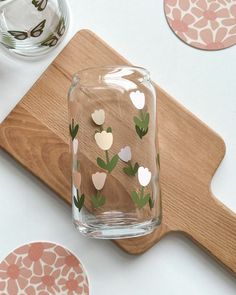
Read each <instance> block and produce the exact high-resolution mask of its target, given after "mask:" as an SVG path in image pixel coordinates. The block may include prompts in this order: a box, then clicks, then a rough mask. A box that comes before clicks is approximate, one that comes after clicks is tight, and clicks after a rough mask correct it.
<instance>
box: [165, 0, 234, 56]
mask: <svg viewBox="0 0 236 295" xmlns="http://www.w3.org/2000/svg"><path fill="white" fill-rule="evenodd" d="M164 8H165V14H166V19H167V21H168V23H169V25H170V27H171V29H172V30H173V31H174V32H175V34H176V35H177V36H178V37H179V38H180V39H181V40H182V41H184V42H185V43H187V44H189V45H191V46H193V47H196V48H200V49H205V50H219V49H224V48H227V47H230V46H233V45H235V44H236V0H164Z"/></svg>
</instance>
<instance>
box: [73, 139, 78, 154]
mask: <svg viewBox="0 0 236 295" xmlns="http://www.w3.org/2000/svg"><path fill="white" fill-rule="evenodd" d="M78 146H79V141H78V139H77V138H75V139H74V140H73V153H74V154H75V155H76V154H77V152H78Z"/></svg>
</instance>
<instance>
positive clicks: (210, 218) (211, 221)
mask: <svg viewBox="0 0 236 295" xmlns="http://www.w3.org/2000/svg"><path fill="white" fill-rule="evenodd" d="M199 201H201V198H199ZM205 204H206V202H204V204H199V209H200V210H201V219H199V220H198V226H197V227H196V228H194V229H193V232H192V233H190V236H191V238H193V239H194V240H195V241H196V242H197V243H199V244H200V245H202V246H203V247H204V248H205V249H206V250H207V251H208V252H210V253H211V254H212V255H214V256H215V258H216V259H217V260H218V261H219V262H221V263H223V264H225V266H228V268H229V269H230V270H231V271H232V272H233V273H234V274H236V214H235V213H234V212H233V211H231V210H230V209H229V208H227V207H226V206H225V205H224V204H222V203H221V202H220V201H219V200H217V199H216V197H215V196H214V195H213V194H212V193H211V192H209V198H208V206H207V207H206V206H205V207H202V205H205Z"/></svg>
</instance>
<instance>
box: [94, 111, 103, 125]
mask: <svg viewBox="0 0 236 295" xmlns="http://www.w3.org/2000/svg"><path fill="white" fill-rule="evenodd" d="M91 117H92V119H93V122H94V123H95V124H97V125H99V126H101V125H103V124H104V122H105V111H104V110H95V111H94V112H93V113H92V114H91Z"/></svg>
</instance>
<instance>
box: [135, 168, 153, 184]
mask: <svg viewBox="0 0 236 295" xmlns="http://www.w3.org/2000/svg"><path fill="white" fill-rule="evenodd" d="M151 177H152V173H151V172H150V171H149V169H148V168H144V167H139V168H138V181H139V183H140V184H141V186H143V187H145V186H147V185H148V184H149V182H150V180H151Z"/></svg>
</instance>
